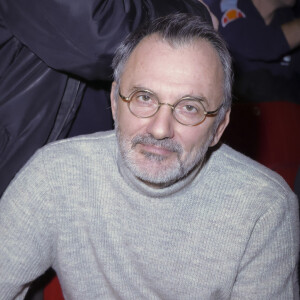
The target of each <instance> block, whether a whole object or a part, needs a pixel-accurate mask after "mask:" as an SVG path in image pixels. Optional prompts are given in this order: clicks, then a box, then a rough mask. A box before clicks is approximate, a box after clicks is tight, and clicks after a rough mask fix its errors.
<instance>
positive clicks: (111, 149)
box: [0, 14, 299, 299]
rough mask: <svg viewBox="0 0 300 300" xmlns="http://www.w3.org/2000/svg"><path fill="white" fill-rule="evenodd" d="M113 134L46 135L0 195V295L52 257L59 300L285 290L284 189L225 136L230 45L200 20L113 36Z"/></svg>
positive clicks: (292, 275) (288, 209)
mask: <svg viewBox="0 0 300 300" xmlns="http://www.w3.org/2000/svg"><path fill="white" fill-rule="evenodd" d="M113 66H114V79H115V82H114V83H113V86H112V92H111V100H112V111H113V116H114V119H115V122H116V133H115V132H114V131H108V132H104V133H97V134H93V135H90V136H81V137H77V138H73V139H70V140H64V141H60V142H56V143H54V144H51V145H48V146H46V147H44V148H43V149H42V150H40V151H39V152H38V153H37V154H36V155H35V156H34V157H33V159H31V161H30V162H29V163H28V164H27V165H26V166H25V167H24V168H23V170H22V171H21V172H20V173H19V175H18V176H17V178H16V179H15V180H14V181H13V183H12V184H11V185H10V187H9V188H8V189H7V191H6V192H5V194H4V196H3V199H2V201H1V203H0V240H1V248H0V265H1V269H0V278H1V283H0V293H1V295H3V297H4V298H5V299H11V298H12V297H14V296H16V295H17V294H18V295H22V293H23V287H24V286H25V285H26V284H27V283H28V282H30V281H31V280H33V279H34V278H35V277H37V276H39V275H40V274H42V273H43V272H44V271H45V270H46V269H47V268H49V267H50V266H52V267H53V268H54V269H55V271H56V272H57V275H58V278H59V280H60V283H61V286H62V290H63V293H64V296H65V298H66V299H229V298H230V299H278V298H281V299H292V298H296V299H297V297H298V283H297V276H296V269H297V268H296V264H297V259H298V250H299V249H298V245H299V236H298V235H299V228H298V215H297V212H298V207H297V201H296V197H295V195H294V194H293V193H292V192H291V190H290V189H289V188H288V186H287V184H286V183H285V182H284V181H283V180H282V178H281V177H279V176H278V175H276V174H275V173H273V172H272V171H270V170H268V169H266V168H265V167H263V166H261V165H259V164H258V163H255V162H254V161H252V160H250V159H248V158H246V157H244V156H243V155H242V154H239V153H237V152H235V151H234V150H232V149H231V148H229V147H228V146H226V145H220V146H218V147H213V150H212V151H210V154H209V155H207V150H208V148H209V147H212V146H216V145H217V144H218V142H219V140H220V138H221V136H222V133H223V131H224V130H225V128H226V126H227V124H228V121H229V113H230V91H231V68H230V56H229V54H228V51H227V49H226V47H225V44H224V42H223V41H222V39H221V38H220V37H219V36H218V34H217V32H215V31H214V30H213V28H212V26H211V25H209V24H207V23H204V22H203V21H202V19H201V18H200V17H193V16H190V15H185V14H176V15H170V16H167V17H163V18H160V19H157V20H155V21H153V22H152V23H150V24H149V25H148V26H146V27H144V28H142V29H140V30H139V31H137V32H136V33H134V34H131V35H130V36H129V37H128V38H127V39H126V40H125V41H124V42H123V43H122V44H121V46H120V47H119V48H118V51H117V53H116V56H115V59H114V62H113Z"/></svg>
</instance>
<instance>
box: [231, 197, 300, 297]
mask: <svg viewBox="0 0 300 300" xmlns="http://www.w3.org/2000/svg"><path fill="white" fill-rule="evenodd" d="M298 252H299V216H298V200H297V197H296V195H295V194H293V193H292V192H290V193H289V194H288V195H287V197H286V199H282V201H278V202H276V201H274V204H273V205H272V206H271V207H269V209H267V210H266V212H265V213H263V215H262V216H261V217H260V218H259V219H258V220H257V222H256V224H255V226H254V228H253V231H252V234H251V236H250V239H249V241H248V244H247V248H246V249H245V253H244V256H243V258H242V260H241V263H240V268H239V272H238V276H237V278H236V282H235V285H234V287H233V292H232V295H231V299H299V285H298V279H297V277H298V276H297V264H298Z"/></svg>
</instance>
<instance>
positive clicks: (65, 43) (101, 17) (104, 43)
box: [0, 0, 208, 80]
mask: <svg viewBox="0 0 300 300" xmlns="http://www.w3.org/2000/svg"><path fill="white" fill-rule="evenodd" d="M175 11H176V12H178V11H180V12H190V13H193V14H202V15H203V5H202V4H201V3H199V2H198V1H197V0H172V1H159V0H122V1H121V0H72V1H69V0H60V1H57V0H43V1H38V0H26V1H24V0H14V1H11V0H2V1H1V2H0V15H1V16H2V18H3V19H4V23H5V25H6V26H7V28H8V29H9V30H10V31H11V32H12V33H13V34H14V35H15V36H16V37H17V38H18V39H19V40H20V41H21V42H22V43H23V44H25V45H26V46H28V47H29V48H30V50H31V51H32V52H34V53H35V54H36V55H37V56H39V57H40V58H41V59H42V60H43V61H44V62H46V64H48V65H49V66H50V67H52V68H54V69H57V70H60V71H65V72H68V73H72V74H75V75H77V76H79V77H81V78H85V79H88V80H111V74H112V71H111V66H110V65H111V61H112V57H113V54H114V51H115V49H116V47H117V46H118V44H119V43H120V42H121V41H122V40H123V39H124V37H125V36H126V35H127V34H128V33H130V32H131V31H132V30H134V29H135V28H136V27H137V26H138V25H140V24H141V23H143V22H144V21H146V20H147V19H149V18H154V17H156V16H158V15H163V14H164V15H165V14H168V13H171V12H175ZM205 12H206V10H205ZM206 13H207V14H208V12H206Z"/></svg>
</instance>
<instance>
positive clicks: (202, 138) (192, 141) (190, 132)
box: [178, 124, 211, 155]
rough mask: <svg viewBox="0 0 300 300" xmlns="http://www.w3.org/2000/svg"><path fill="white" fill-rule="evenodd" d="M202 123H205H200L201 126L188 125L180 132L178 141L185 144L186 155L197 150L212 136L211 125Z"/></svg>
mask: <svg viewBox="0 0 300 300" xmlns="http://www.w3.org/2000/svg"><path fill="white" fill-rule="evenodd" d="M202 125H204V124H200V125H198V126H199V127H187V128H186V130H182V131H181V132H180V133H178V141H179V142H180V144H181V145H182V146H183V149H184V154H185V155H188V154H190V153H193V152H194V151H196V152H197V151H198V150H199V149H200V148H201V147H202V146H203V145H204V144H205V143H206V142H207V141H208V139H209V138H210V136H211V127H207V126H202ZM200 126H202V127H200Z"/></svg>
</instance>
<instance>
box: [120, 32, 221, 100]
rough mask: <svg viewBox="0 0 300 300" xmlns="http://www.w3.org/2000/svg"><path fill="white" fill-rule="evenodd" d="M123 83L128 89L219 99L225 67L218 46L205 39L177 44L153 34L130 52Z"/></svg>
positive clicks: (176, 95)
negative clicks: (138, 88) (216, 47)
mask: <svg viewBox="0 0 300 300" xmlns="http://www.w3.org/2000/svg"><path fill="white" fill-rule="evenodd" d="M121 87H122V90H124V88H125V89H126V91H127V92H130V91H131V90H134V89H135V88H136V87H143V88H148V89H151V90H152V91H154V92H157V93H162V94H163V95H169V96H174V97H182V96H185V95H191V96H202V97H205V98H208V99H212V100H213V101H218V99H221V98H222V94H223V88H222V87H223V68H222V64H221V62H220V58H219V56H218V54H217V52H216V50H215V49H214V48H213V47H212V45H211V44H210V43H209V42H207V41H205V40H196V41H193V42H191V43H188V44H184V45H176V46H174V45H170V44H169V43H168V42H166V41H164V40H162V39H161V38H160V37H159V36H157V35H152V36H149V37H146V38H144V39H143V40H142V41H141V42H140V43H139V44H138V45H137V47H136V48H135V49H134V51H133V52H132V54H131V55H130V57H129V59H128V61H127V63H126V64H125V67H124V70H123V73H122V75H121ZM218 102H219V101H218Z"/></svg>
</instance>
